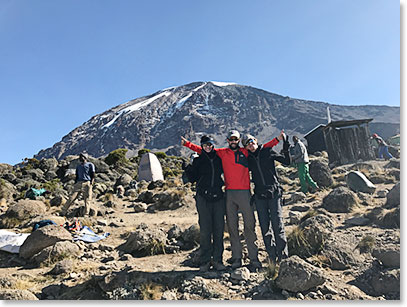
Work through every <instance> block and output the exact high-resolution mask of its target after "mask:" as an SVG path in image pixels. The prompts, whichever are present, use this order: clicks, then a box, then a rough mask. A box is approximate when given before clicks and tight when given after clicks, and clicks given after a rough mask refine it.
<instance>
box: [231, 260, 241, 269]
mask: <svg viewBox="0 0 407 307" xmlns="http://www.w3.org/2000/svg"><path fill="white" fill-rule="evenodd" d="M241 266H242V259H240V258H238V259H235V260H233V262H232V269H237V268H240V267H241Z"/></svg>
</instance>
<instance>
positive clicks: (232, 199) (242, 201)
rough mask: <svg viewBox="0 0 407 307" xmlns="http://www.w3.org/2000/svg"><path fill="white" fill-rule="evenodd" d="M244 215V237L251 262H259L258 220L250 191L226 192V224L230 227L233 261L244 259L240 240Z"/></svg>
mask: <svg viewBox="0 0 407 307" xmlns="http://www.w3.org/2000/svg"><path fill="white" fill-rule="evenodd" d="M238 212H241V213H242V215H243V224H244V237H245V240H246V244H247V249H248V252H249V258H250V261H258V258H257V255H258V248H257V245H256V240H257V237H256V233H255V230H254V228H255V226H256V219H255V217H254V211H253V207H252V206H250V190H226V222H227V225H228V231H229V237H230V245H231V249H232V259H233V260H235V259H242V244H241V243H240V238H239V215H238Z"/></svg>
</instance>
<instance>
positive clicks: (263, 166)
mask: <svg viewBox="0 0 407 307" xmlns="http://www.w3.org/2000/svg"><path fill="white" fill-rule="evenodd" d="M289 146H290V144H289V143H288V141H285V142H284V144H283V150H282V154H278V153H277V152H275V151H274V150H273V149H272V148H264V147H263V146H262V145H259V148H257V150H256V151H255V152H251V151H249V158H248V160H249V170H250V171H251V172H252V180H253V181H254V185H255V188H254V193H255V194H256V195H258V196H260V197H262V198H271V197H275V196H276V195H278V194H276V193H281V191H280V184H279V182H278V177H277V172H276V167H275V163H274V162H275V161H278V162H280V163H282V164H283V165H290V153H289V151H288V148H289Z"/></svg>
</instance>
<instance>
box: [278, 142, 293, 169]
mask: <svg viewBox="0 0 407 307" xmlns="http://www.w3.org/2000/svg"><path fill="white" fill-rule="evenodd" d="M289 148H290V142H289V141H288V138H285V137H284V138H283V149H282V150H281V154H279V155H276V157H275V160H276V161H278V162H280V163H282V164H284V165H285V166H288V165H290V164H291V157H290V151H289Z"/></svg>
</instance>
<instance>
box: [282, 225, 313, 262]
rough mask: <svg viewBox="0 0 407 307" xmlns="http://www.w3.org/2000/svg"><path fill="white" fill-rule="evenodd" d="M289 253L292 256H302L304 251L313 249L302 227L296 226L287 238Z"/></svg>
mask: <svg viewBox="0 0 407 307" xmlns="http://www.w3.org/2000/svg"><path fill="white" fill-rule="evenodd" d="M287 245H288V252H289V254H290V255H301V254H303V251H304V250H309V249H311V245H310V244H309V243H308V241H307V239H306V238H305V235H304V231H303V230H302V228H301V227H299V226H296V227H294V228H293V229H292V231H291V232H290V233H289V234H288V236H287Z"/></svg>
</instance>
